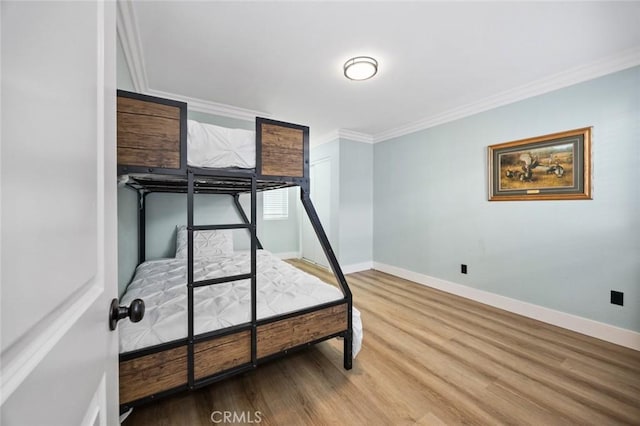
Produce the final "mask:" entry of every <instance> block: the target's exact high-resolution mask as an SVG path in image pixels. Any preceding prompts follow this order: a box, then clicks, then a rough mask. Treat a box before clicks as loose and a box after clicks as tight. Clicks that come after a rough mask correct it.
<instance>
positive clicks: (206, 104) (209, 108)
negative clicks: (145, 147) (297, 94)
mask: <svg viewBox="0 0 640 426" xmlns="http://www.w3.org/2000/svg"><path fill="white" fill-rule="evenodd" d="M145 94H147V95H151V96H157V97H160V98H167V99H174V100H176V101H181V102H186V103H187V108H188V109H189V110H190V111H198V112H204V113H205V114H212V115H219V116H223V117H229V118H235V119H238V120H246V121H254V120H255V118H256V117H265V118H269V117H271V114H269V113H267V112H263V111H255V110H251V109H246V108H239V107H234V106H232V105H226V104H221V103H217V102H211V101H207V100H204V99H199V98H192V97H190V96H183V95H178V94H176V93H171V92H164V91H162V90H155V89H147V90H146V93H145Z"/></svg>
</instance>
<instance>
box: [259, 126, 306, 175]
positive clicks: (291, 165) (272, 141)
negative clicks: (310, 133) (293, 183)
mask: <svg viewBox="0 0 640 426" xmlns="http://www.w3.org/2000/svg"><path fill="white" fill-rule="evenodd" d="M261 138H262V158H261V160H262V170H261V171H260V173H261V174H262V175H266V176H289V177H304V132H303V131H302V130H300V129H294V128H291V127H284V126H278V125H276V124H266V123H264V124H262V135H261Z"/></svg>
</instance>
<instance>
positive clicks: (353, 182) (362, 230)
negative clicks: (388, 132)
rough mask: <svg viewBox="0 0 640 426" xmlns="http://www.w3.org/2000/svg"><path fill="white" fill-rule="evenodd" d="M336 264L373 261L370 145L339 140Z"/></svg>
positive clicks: (371, 146)
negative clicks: (338, 216)
mask: <svg viewBox="0 0 640 426" xmlns="http://www.w3.org/2000/svg"><path fill="white" fill-rule="evenodd" d="M339 246H340V262H341V263H342V264H343V266H349V265H356V264H361V263H367V262H368V263H370V262H371V261H372V260H373V145H371V144H368V143H362V142H354V141H350V140H347V139H340V242H339Z"/></svg>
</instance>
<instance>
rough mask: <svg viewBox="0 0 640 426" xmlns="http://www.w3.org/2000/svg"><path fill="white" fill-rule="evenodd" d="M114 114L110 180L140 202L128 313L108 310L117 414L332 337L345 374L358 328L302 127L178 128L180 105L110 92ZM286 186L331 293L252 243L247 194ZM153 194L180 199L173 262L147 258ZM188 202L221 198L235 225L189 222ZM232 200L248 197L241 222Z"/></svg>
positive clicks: (183, 116) (264, 122) (182, 124)
mask: <svg viewBox="0 0 640 426" xmlns="http://www.w3.org/2000/svg"><path fill="white" fill-rule="evenodd" d="M117 115H118V120H117V126H118V142H117V144H118V152H117V157H118V175H119V180H120V183H121V184H124V185H127V186H128V187H129V188H132V189H134V190H135V191H136V192H137V193H138V201H139V209H138V267H137V269H136V273H135V276H134V278H133V280H132V282H131V283H130V285H129V286H128V287H127V290H126V292H125V294H124V295H123V297H122V304H125V305H126V304H130V307H128V308H127V307H120V306H119V303H118V302H117V300H116V299H114V303H113V304H112V316H111V327H112V328H115V327H116V323H117V321H118V320H119V319H122V318H124V317H126V316H129V317H130V318H131V319H132V322H128V321H126V322H123V323H122V324H121V326H120V335H121V343H120V352H121V353H120V405H121V410H125V409H128V408H130V407H133V406H136V405H140V404H143V403H145V402H148V401H150V400H154V399H156V398H158V397H162V396H166V395H169V394H173V393H175V392H180V391H184V390H187V389H196V388H199V387H202V386H206V385H209V384H211V383H213V382H216V381H218V380H221V379H224V378H226V377H229V376H232V375H235V374H239V373H242V372H245V371H248V370H251V369H253V368H256V367H257V366H258V365H260V364H262V363H264V362H267V361H269V360H272V359H274V358H277V357H281V356H283V355H286V354H287V353H289V352H291V351H295V350H298V349H302V348H305V347H308V346H310V345H313V344H316V343H319V342H322V341H325V340H328V339H332V338H336V337H337V338H342V339H343V342H344V354H343V356H344V360H343V363H344V368H345V369H351V368H352V362H353V357H354V356H355V354H356V353H357V351H358V350H359V348H360V342H361V339H362V326H361V322H360V316H359V312H358V311H357V310H356V309H354V308H353V303H352V295H351V291H350V290H349V286H348V283H347V281H346V279H345V277H344V274H343V273H342V270H341V268H340V265H339V263H338V261H337V259H336V256H335V253H334V252H333V250H332V248H331V245H330V244H329V241H328V239H327V236H326V234H325V232H324V230H323V228H322V225H321V224H320V220H319V218H318V215H317V213H316V210H315V208H314V206H313V204H312V202H311V199H310V198H309V128H308V127H306V126H300V125H295V124H290V123H284V122H279V121H275V120H270V119H264V118H256V130H255V132H248V131H245V130H236V129H225V128H220V127H217V126H210V125H207V124H202V123H197V122H193V121H190V120H187V105H186V104H185V103H183V102H178V101H174V100H168V99H162V98H157V97H152V96H147V95H141V94H137V93H132V92H126V91H120V90H119V91H118V101H117ZM290 186H298V187H300V199H301V202H302V205H303V207H304V210H305V212H306V213H307V215H308V217H309V220H310V222H311V224H312V226H313V229H314V231H315V232H316V235H317V236H318V239H319V241H320V244H321V246H322V247H323V249H324V252H325V254H326V256H327V259H328V261H329V264H330V266H331V269H332V271H333V273H334V275H335V277H336V280H337V283H338V286H339V287H335V286H331V285H329V284H326V283H323V282H321V281H320V280H319V279H317V278H316V277H313V276H311V275H309V274H306V273H304V272H302V271H300V270H298V269H296V268H294V267H293V266H291V265H290V264H288V263H286V262H283V261H282V260H280V259H278V258H277V257H275V256H274V255H272V254H270V253H268V252H267V251H266V250H263V248H262V245H261V244H260V241H259V240H258V238H257V234H256V194H257V192H259V191H266V190H271V189H277V188H286V187H290ZM157 192H168V193H184V194H186V200H187V203H186V204H187V205H186V210H187V224H186V226H181V227H178V229H177V247H176V258H174V259H157V260H147V259H146V247H145V241H146V220H145V218H146V207H145V199H146V197H147V196H148V195H149V194H151V193H157ZM198 194H224V195H228V196H230V199H231V201H232V203H233V205H234V206H235V209H236V211H237V213H238V217H239V221H238V223H232V224H216V225H201V224H198V225H196V224H195V223H194V198H195V197H196V195H198ZM240 194H248V195H249V197H250V200H251V201H250V212H249V216H247V214H246V212H245V211H244V209H243V207H242V205H241V203H240V198H239V196H240ZM238 229H240V230H242V229H244V230H246V231H247V232H248V235H249V240H250V249H249V250H245V251H234V250H233V248H232V247H231V243H230V239H231V237H230V232H231V231H232V230H238ZM258 266H259V267H258ZM141 300H142V301H143V302H141ZM145 304H146V305H147V306H146V310H147V315H146V316H143V314H144V310H145ZM133 320H135V321H136V322H135V323H134V322H133ZM138 321H139V322H138ZM354 331H355V332H354Z"/></svg>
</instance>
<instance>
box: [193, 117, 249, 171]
mask: <svg viewBox="0 0 640 426" xmlns="http://www.w3.org/2000/svg"><path fill="white" fill-rule="evenodd" d="M187 129H188V135H187V163H188V165H189V166H193V167H211V168H224V167H239V168H242V169H253V168H255V167H256V132H254V131H251V130H243V129H229V128H226V127H220V126H215V125H213V124H207V123H200V122H197V121H194V120H188V121H187Z"/></svg>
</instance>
